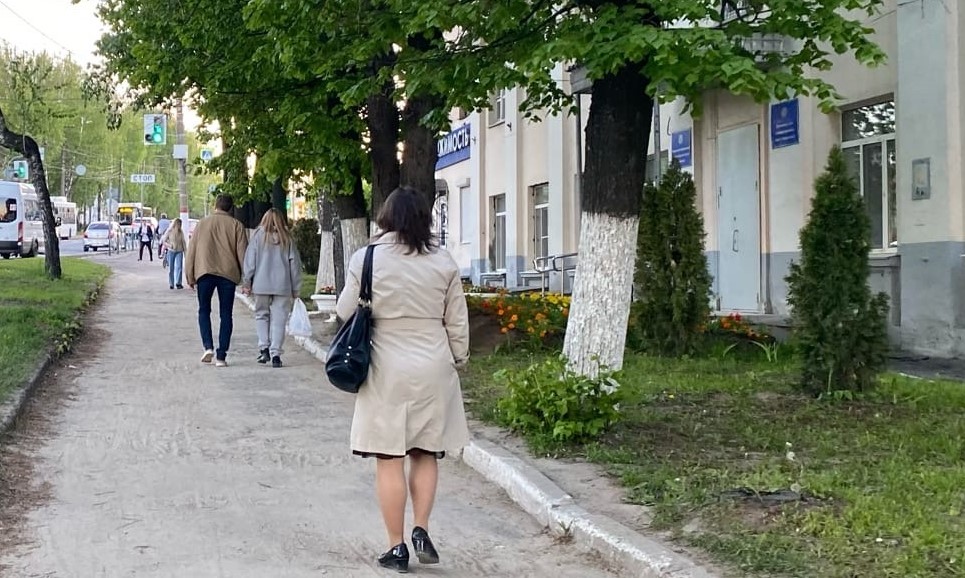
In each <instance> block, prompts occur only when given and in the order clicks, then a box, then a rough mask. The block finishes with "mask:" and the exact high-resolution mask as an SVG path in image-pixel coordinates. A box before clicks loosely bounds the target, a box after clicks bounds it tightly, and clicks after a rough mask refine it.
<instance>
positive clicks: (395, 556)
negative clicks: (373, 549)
mask: <svg viewBox="0 0 965 578" xmlns="http://www.w3.org/2000/svg"><path fill="white" fill-rule="evenodd" d="M379 566H381V567H383V568H388V569H389V570H395V571H396V572H398V573H400V574H406V573H408V572H409V548H408V547H407V546H406V545H405V542H402V543H401V544H399V545H398V546H396V547H394V548H392V549H391V550H389V551H388V552H386V553H385V554H382V555H381V556H379Z"/></svg>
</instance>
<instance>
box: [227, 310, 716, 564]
mask: <svg viewBox="0 0 965 578" xmlns="http://www.w3.org/2000/svg"><path fill="white" fill-rule="evenodd" d="M238 298H239V299H241V301H242V302H243V303H244V304H245V305H247V306H248V308H249V309H254V303H253V302H252V301H251V299H249V298H248V297H247V296H246V295H241V294H240V293H239V294H238ZM293 339H294V340H295V342H296V343H298V344H299V345H301V346H302V347H303V348H305V350H306V351H308V352H309V353H311V354H312V355H314V356H315V357H316V358H318V359H319V360H320V361H322V362H323V363H324V362H325V359H326V357H327V354H328V348H327V347H325V346H324V345H322V344H320V343H319V342H318V341H316V340H315V339H313V338H311V337H294V338H293ZM462 459H463V461H464V462H465V463H466V464H467V465H469V466H470V467H471V468H473V469H474V470H476V471H477V472H479V473H480V474H481V475H482V476H483V477H484V478H486V479H487V480H489V481H490V482H492V483H494V484H496V485H497V486H499V487H500V488H502V489H503V491H505V492H506V493H507V494H508V495H509V497H510V498H511V499H512V500H513V501H514V502H516V504H517V505H518V506H519V507H520V508H522V509H523V511H525V512H526V513H528V514H529V515H531V516H533V517H534V518H536V520H537V521H538V522H539V523H540V524H542V525H544V526H546V527H547V528H549V529H550V531H551V532H553V533H554V534H557V535H569V536H571V537H572V538H573V540H574V542H576V543H577V544H579V545H580V546H582V547H584V548H587V549H589V550H592V551H594V552H596V553H597V554H599V555H600V556H602V557H603V559H604V560H606V562H607V563H608V564H609V565H610V566H611V567H614V568H619V569H620V570H622V571H621V572H620V576H626V577H632V578H718V576H717V575H716V574H714V573H712V572H710V571H708V570H706V569H704V568H701V567H700V566H698V565H697V564H695V563H694V562H692V561H690V560H688V559H687V558H685V557H683V556H681V555H680V554H678V553H676V552H674V551H673V550H671V549H669V548H667V547H666V546H665V545H663V544H661V543H659V542H657V541H656V540H652V539H650V538H647V537H645V536H643V535H641V534H640V533H638V532H636V531H634V530H632V529H630V528H628V527H626V526H624V525H623V524H621V523H619V522H617V521H616V520H614V519H612V518H609V517H607V516H601V515H598V514H592V513H590V512H588V511H587V510H585V509H583V508H582V507H581V506H580V505H579V504H577V503H576V501H575V500H574V499H573V497H572V496H570V495H569V494H567V493H566V492H564V491H563V489H562V488H560V487H559V486H557V485H556V484H555V483H553V481H552V480H550V479H549V478H548V477H546V476H545V475H544V474H543V473H542V472H540V471H539V470H537V469H536V468H534V467H533V466H531V465H529V464H527V463H526V462H525V461H523V460H522V459H520V458H519V457H517V456H515V455H514V454H513V453H511V452H510V451H508V450H506V449H505V448H502V447H500V446H498V445H496V444H494V443H492V442H490V441H488V440H484V439H479V438H476V439H473V440H470V442H469V445H468V446H466V447H465V448H464V449H463V451H462Z"/></svg>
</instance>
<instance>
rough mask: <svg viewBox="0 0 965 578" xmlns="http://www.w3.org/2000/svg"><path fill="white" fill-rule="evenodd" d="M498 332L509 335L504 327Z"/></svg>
mask: <svg viewBox="0 0 965 578" xmlns="http://www.w3.org/2000/svg"><path fill="white" fill-rule="evenodd" d="M499 332H500V333H509V329H506V328H505V327H503V328H502V329H500V330H499Z"/></svg>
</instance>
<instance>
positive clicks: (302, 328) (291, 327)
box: [288, 299, 312, 337]
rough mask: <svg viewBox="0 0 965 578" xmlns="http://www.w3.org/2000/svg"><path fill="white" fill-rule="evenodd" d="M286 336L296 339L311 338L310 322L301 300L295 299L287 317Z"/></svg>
mask: <svg viewBox="0 0 965 578" xmlns="http://www.w3.org/2000/svg"><path fill="white" fill-rule="evenodd" d="M288 334H289V335H294V336H296V337H311V336H312V322H311V321H309V319H308V309H306V308H305V302H304V301H302V300H301V299H295V304H294V305H293V306H292V314H291V315H289V316H288Z"/></svg>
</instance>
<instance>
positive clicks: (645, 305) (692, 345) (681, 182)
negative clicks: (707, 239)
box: [627, 161, 711, 355]
mask: <svg viewBox="0 0 965 578" xmlns="http://www.w3.org/2000/svg"><path fill="white" fill-rule="evenodd" d="M696 201H697V190H696V188H695V187H694V181H693V179H692V178H691V176H690V174H688V173H686V172H684V171H683V170H681V168H680V163H679V162H677V161H674V162H673V164H671V166H670V169H669V170H668V171H667V173H666V174H665V175H664V177H663V179H662V180H661V181H660V185H659V186H656V185H652V184H650V185H647V187H646V189H645V190H644V193H643V208H642V211H641V213H640V232H639V235H638V241H637V271H636V275H635V277H634V282H635V283H636V285H637V288H638V289H639V298H638V300H637V301H636V302H635V303H634V304H633V306H632V307H631V313H630V324H629V328H628V332H627V336H628V345H629V346H630V347H632V348H635V349H639V350H644V351H649V352H652V353H658V354H667V355H681V354H688V353H693V352H694V350H696V349H697V347H698V346H699V344H700V342H701V328H702V327H703V326H704V325H705V323H706V322H707V318H708V315H709V314H710V285H711V277H710V273H709V272H708V270H707V257H706V256H705V255H704V236H705V233H704V221H703V218H702V217H701V216H700V213H699V212H698V211H697V206H696Z"/></svg>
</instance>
